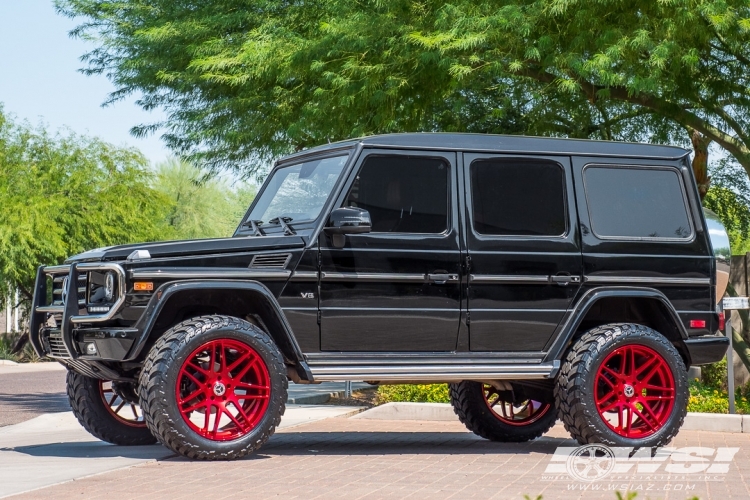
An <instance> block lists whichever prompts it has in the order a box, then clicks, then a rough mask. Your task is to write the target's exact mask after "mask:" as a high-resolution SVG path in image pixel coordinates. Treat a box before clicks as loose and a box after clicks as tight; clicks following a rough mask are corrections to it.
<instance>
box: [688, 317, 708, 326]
mask: <svg viewBox="0 0 750 500" xmlns="http://www.w3.org/2000/svg"><path fill="white" fill-rule="evenodd" d="M690 328H706V320H705V319H691V320H690Z"/></svg>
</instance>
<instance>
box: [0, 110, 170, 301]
mask: <svg viewBox="0 0 750 500" xmlns="http://www.w3.org/2000/svg"><path fill="white" fill-rule="evenodd" d="M150 182H151V173H150V171H149V170H148V168H147V162H146V159H145V158H144V157H143V155H141V154H140V153H139V152H138V151H136V150H133V149H125V148H118V147H114V146H112V145H110V144H107V143H105V142H102V141H100V140H99V139H96V138H91V137H85V136H79V135H75V134H72V133H58V134H51V133H49V132H47V131H46V130H44V129H43V128H41V127H36V128H33V127H30V126H29V125H27V124H24V123H17V122H14V121H13V120H12V119H11V118H9V117H8V116H7V115H5V114H3V111H2V108H1V107H0V205H1V206H2V207H3V209H2V210H1V211H0V301H2V303H5V299H6V298H7V296H8V293H9V292H10V291H11V290H15V289H18V290H20V291H21V294H22V296H23V299H24V302H25V303H26V304H27V305H28V303H29V301H30V300H31V295H32V291H33V288H34V287H33V285H34V277H35V275H36V269H37V266H39V265H40V264H48V265H50V264H61V263H62V262H63V261H64V260H65V258H67V257H68V256H70V255H73V254H77V253H80V252H83V251H85V250H90V249H93V248H97V247H103V246H108V245H113V244H119V243H128V242H136V241H144V240H155V239H160V238H164V237H169V236H171V234H172V233H171V229H170V228H169V227H168V226H167V225H166V224H165V223H164V221H165V220H166V211H165V208H166V207H168V206H169V200H168V199H167V198H166V197H165V196H164V195H162V194H161V193H159V192H158V191H155V190H154V189H152V188H151V187H150Z"/></svg>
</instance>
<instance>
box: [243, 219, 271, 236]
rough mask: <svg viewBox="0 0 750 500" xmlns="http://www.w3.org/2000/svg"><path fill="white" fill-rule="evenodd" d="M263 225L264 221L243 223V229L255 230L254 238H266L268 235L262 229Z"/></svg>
mask: <svg viewBox="0 0 750 500" xmlns="http://www.w3.org/2000/svg"><path fill="white" fill-rule="evenodd" d="M262 224H263V221H262V220H249V221H245V222H243V223H242V227H249V228H250V229H252V230H253V236H265V235H266V233H264V232H263V230H262V229H261V228H260V226H261V225H262Z"/></svg>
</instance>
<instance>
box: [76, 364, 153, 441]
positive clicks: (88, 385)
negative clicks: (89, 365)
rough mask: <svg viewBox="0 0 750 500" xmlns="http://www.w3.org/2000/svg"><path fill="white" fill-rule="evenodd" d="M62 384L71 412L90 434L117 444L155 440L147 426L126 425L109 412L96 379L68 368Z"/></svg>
mask: <svg viewBox="0 0 750 500" xmlns="http://www.w3.org/2000/svg"><path fill="white" fill-rule="evenodd" d="M66 384H67V388H68V400H69V401H70V407H71V408H73V415H75V416H76V418H77V419H78V422H80V423H81V425H82V426H83V428H84V429H86V430H87V431H88V432H89V433H90V434H91V435H92V436H94V437H96V438H98V439H101V440H102V441H106V442H108V443H112V444H118V445H121V446H139V445H147V444H154V443H156V438H155V437H154V436H153V435H152V434H151V431H149V430H148V427H145V426H143V427H134V426H132V425H127V424H125V423H123V422H120V421H119V420H118V419H117V418H116V417H115V416H114V415H112V413H111V412H110V411H109V410H108V409H107V408H106V406H105V402H104V399H102V394H101V389H100V384H101V382H100V381H99V379H95V378H91V377H87V376H85V375H81V374H80V373H77V372H74V371H72V370H68V376H67V379H66Z"/></svg>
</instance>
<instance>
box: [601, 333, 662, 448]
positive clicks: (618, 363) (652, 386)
mask: <svg viewBox="0 0 750 500" xmlns="http://www.w3.org/2000/svg"><path fill="white" fill-rule="evenodd" d="M595 384H596V385H595V396H594V399H595V403H596V409H597V411H598V412H599V415H600V416H601V417H602V420H604V422H605V423H606V424H607V426H608V427H609V428H610V429H612V430H613V431H614V432H616V433H617V434H618V435H619V436H622V437H625V438H631V439H641V438H645V437H648V436H651V435H652V434H654V433H656V432H658V431H659V429H661V428H662V427H664V425H665V424H666V423H667V420H669V416H670V415H671V414H672V409H673V408H674V398H675V386H674V376H673V375H672V370H671V369H670V368H669V365H668V364H667V362H666V360H665V359H664V358H663V357H662V356H661V355H660V354H659V353H658V352H656V351H654V350H653V349H651V348H650V347H646V346H643V345H627V346H623V347H620V348H618V349H615V350H614V351H612V352H611V353H610V354H609V355H608V356H607V357H606V358H605V359H604V362H603V363H602V364H601V366H600V367H599V370H598V371H597V372H596V381H595Z"/></svg>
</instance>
